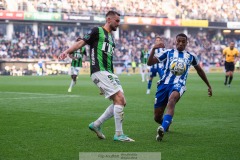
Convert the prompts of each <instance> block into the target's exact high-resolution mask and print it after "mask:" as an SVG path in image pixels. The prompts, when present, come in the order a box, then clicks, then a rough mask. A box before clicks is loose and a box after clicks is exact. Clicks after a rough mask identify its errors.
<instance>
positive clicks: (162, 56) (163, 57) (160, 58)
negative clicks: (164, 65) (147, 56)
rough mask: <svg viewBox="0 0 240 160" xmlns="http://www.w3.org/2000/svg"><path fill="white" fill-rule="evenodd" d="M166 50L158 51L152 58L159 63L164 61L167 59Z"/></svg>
mask: <svg viewBox="0 0 240 160" xmlns="http://www.w3.org/2000/svg"><path fill="white" fill-rule="evenodd" d="M167 55H168V50H165V51H163V50H159V52H155V54H154V56H155V57H156V58H157V59H158V61H159V62H162V61H165V60H166V59H167Z"/></svg>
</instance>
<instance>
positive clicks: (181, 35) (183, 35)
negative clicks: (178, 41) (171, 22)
mask: <svg viewBox="0 0 240 160" xmlns="http://www.w3.org/2000/svg"><path fill="white" fill-rule="evenodd" d="M177 37H185V38H186V39H188V37H187V36H186V34H184V33H180V34H178V35H177V36H176V38H177Z"/></svg>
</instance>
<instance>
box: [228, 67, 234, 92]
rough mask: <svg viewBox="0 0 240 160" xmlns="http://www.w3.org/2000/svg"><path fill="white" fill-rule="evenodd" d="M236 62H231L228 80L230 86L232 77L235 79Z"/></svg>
mask: <svg viewBox="0 0 240 160" xmlns="http://www.w3.org/2000/svg"><path fill="white" fill-rule="evenodd" d="M234 67H235V66H234V63H232V64H231V66H230V68H229V81H228V87H230V85H231V82H232V79H233V72H234V69H235V68H234Z"/></svg>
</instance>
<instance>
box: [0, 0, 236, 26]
mask: <svg viewBox="0 0 240 160" xmlns="http://www.w3.org/2000/svg"><path fill="white" fill-rule="evenodd" d="M119 4H120V5H119ZM15 5H16V6H15ZM13 9H15V10H23V11H29V12H34V11H41V12H62V13H71V14H81V15H105V13H106V12H107V11H108V10H116V11H118V12H119V13H120V14H121V15H125V16H127V15H129V16H144V17H145V16H146V17H166V18H170V19H176V18H181V19H203V20H209V21H217V22H226V21H235V22H237V21H240V1H239V0H211V1H206V0H151V1H150V0H141V1H139V0H17V3H16V4H13V3H12V0H0V10H13Z"/></svg>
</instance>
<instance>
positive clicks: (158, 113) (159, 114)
mask: <svg viewBox="0 0 240 160" xmlns="http://www.w3.org/2000/svg"><path fill="white" fill-rule="evenodd" d="M168 93H169V90H168V86H167V85H164V84H161V83H160V84H159V85H158V88H157V92H156V95H155V104H154V120H155V122H157V123H158V124H159V127H158V128H157V136H156V140H157V141H161V140H162V139H163V136H164V129H163V127H162V119H163V113H164V110H165V107H166V105H167V101H168Z"/></svg>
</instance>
